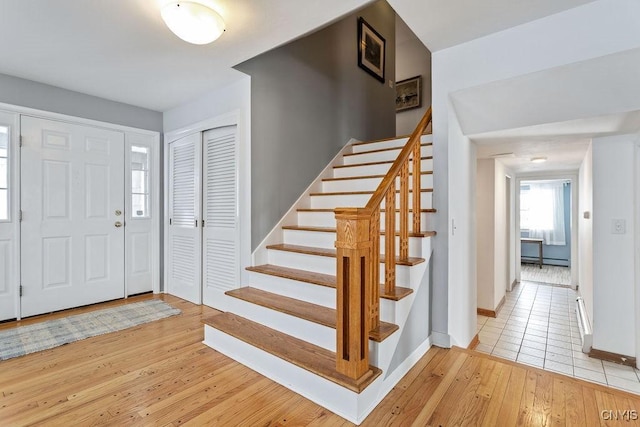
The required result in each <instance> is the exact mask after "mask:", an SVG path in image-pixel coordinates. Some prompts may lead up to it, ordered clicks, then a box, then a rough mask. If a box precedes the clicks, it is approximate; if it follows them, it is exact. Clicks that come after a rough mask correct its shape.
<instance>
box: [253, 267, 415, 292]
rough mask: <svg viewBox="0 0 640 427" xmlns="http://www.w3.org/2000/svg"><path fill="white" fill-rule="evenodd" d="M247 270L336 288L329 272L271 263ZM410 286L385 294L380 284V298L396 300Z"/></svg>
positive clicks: (334, 278)
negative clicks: (323, 272) (317, 271)
mask: <svg viewBox="0 0 640 427" xmlns="http://www.w3.org/2000/svg"><path fill="white" fill-rule="evenodd" d="M247 270H248V271H253V272H256V273H262V274H267V275H270V276H276V277H282V278H285V279H291V280H297V281H299V282H304V283H311V284H312V285H319V286H325V287H328V288H333V289H335V288H336V276H332V275H330V274H321V273H313V272H311V271H306V270H298V269H296V268H289V267H281V266H279V265H273V264H263V265H256V266H253V267H247ZM412 292H413V290H412V289H410V288H404V287H402V286H396V292H395V294H393V295H387V294H386V293H385V292H384V285H380V298H385V299H390V300H394V301H398V300H400V299H402V298H404V297H405V296H407V295H409V294H410V293H412Z"/></svg>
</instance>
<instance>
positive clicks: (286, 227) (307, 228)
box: [282, 225, 436, 237]
mask: <svg viewBox="0 0 640 427" xmlns="http://www.w3.org/2000/svg"><path fill="white" fill-rule="evenodd" d="M282 229H283V230H300V231H318V232H321V233H335V232H336V229H335V227H312V226H306V225H284V226H282ZM384 233H385V232H384V230H380V234H384ZM398 235H400V232H398V231H396V236H398ZM435 235H436V232H435V231H421V232H420V233H409V237H432V236H435Z"/></svg>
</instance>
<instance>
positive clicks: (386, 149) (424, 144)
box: [343, 142, 433, 157]
mask: <svg viewBox="0 0 640 427" xmlns="http://www.w3.org/2000/svg"><path fill="white" fill-rule="evenodd" d="M431 145H433V143H431V142H423V143H421V144H420V147H429V146H431ZM403 148H404V146H401V147H391V148H379V149H377V150H369V151H361V152H359V153H346V154H343V156H344V157H349V156H359V155H361V154H372V153H383V152H385V151H394V150H396V151H400V150H402V149H403Z"/></svg>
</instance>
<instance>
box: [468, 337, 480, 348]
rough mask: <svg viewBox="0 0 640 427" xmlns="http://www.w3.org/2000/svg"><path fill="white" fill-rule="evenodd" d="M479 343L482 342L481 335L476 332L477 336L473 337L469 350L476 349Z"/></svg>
mask: <svg viewBox="0 0 640 427" xmlns="http://www.w3.org/2000/svg"><path fill="white" fill-rule="evenodd" d="M478 344H480V337H479V336H478V334H476V336H475V337H473V339H472V340H471V342H470V343H469V345H468V346H467V350H475V349H476V347H477V346H478Z"/></svg>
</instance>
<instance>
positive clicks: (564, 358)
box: [476, 281, 640, 394]
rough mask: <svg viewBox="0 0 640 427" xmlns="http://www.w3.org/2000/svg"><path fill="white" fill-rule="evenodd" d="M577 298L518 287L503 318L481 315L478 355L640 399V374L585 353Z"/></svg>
mask: <svg viewBox="0 0 640 427" xmlns="http://www.w3.org/2000/svg"><path fill="white" fill-rule="evenodd" d="M575 298H576V293H575V291H573V290H572V289H570V288H565V287H559V286H552V285H547V284H539V283H534V282H525V281H523V282H522V283H519V284H517V285H516V286H515V287H514V288H513V291H512V292H507V295H506V301H505V304H504V305H503V307H502V309H501V310H500V312H499V314H498V317H497V318H495V319H494V318H489V317H485V316H478V326H477V327H478V335H479V338H480V344H479V345H478V346H477V348H476V350H477V351H481V352H483V353H487V354H491V355H494V356H497V357H502V358H504V359H509V360H513V361H517V362H520V363H524V364H527V365H531V366H535V367H538V368H542V369H544V370H547V371H554V372H559V373H562V374H565V375H569V376H572V377H575V378H580V379H584V380H587V381H591V382H594V383H599V384H604V385H608V386H610V387H614V388H618V389H621V390H626V391H630V392H633V393H637V394H640V371H638V370H637V369H633V368H631V367H628V366H623V365H618V364H615V363H610V362H603V361H600V360H598V359H592V358H590V357H589V356H588V355H586V354H584V353H582V352H581V342H580V336H579V331H578V325H577V320H576V315H575V303H574V301H575Z"/></svg>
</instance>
